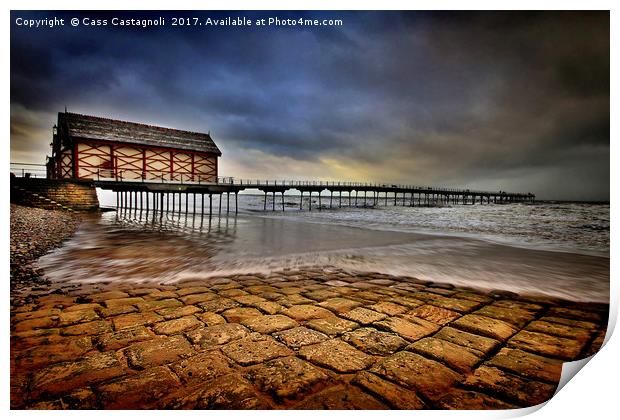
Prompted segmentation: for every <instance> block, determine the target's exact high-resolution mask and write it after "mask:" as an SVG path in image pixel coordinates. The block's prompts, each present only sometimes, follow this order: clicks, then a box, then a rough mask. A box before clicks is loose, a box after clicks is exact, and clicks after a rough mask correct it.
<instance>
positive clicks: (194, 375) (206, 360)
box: [170, 351, 234, 384]
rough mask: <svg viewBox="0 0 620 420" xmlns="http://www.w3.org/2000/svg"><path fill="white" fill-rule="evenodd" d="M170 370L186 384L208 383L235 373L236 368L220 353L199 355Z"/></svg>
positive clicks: (181, 362)
mask: <svg viewBox="0 0 620 420" xmlns="http://www.w3.org/2000/svg"><path fill="white" fill-rule="evenodd" d="M170 368H171V369H172V370H173V371H174V372H175V373H176V374H177V376H178V377H179V378H180V379H181V380H182V381H183V382H184V383H186V384H192V383H195V382H208V381H210V380H213V379H216V378H219V377H220V376H224V375H228V374H229V373H232V372H233V369H234V366H233V365H232V364H231V362H230V361H229V360H228V359H226V358H225V357H224V356H223V355H222V353H220V352H219V351H212V352H206V353H199V354H197V355H196V356H192V357H190V358H189V359H185V360H181V361H179V362H176V363H173V364H172V365H171V366H170Z"/></svg>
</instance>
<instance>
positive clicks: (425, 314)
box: [407, 305, 461, 325]
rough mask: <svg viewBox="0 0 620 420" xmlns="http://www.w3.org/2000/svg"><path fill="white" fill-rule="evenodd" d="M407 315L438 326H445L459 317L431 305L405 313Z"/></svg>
mask: <svg viewBox="0 0 620 420" xmlns="http://www.w3.org/2000/svg"><path fill="white" fill-rule="evenodd" d="M407 315H413V316H415V317H417V318H422V319H424V320H426V321H430V322H432V323H434V324H438V325H446V324H448V323H449V322H450V321H453V320H455V319H456V318H458V317H460V316H461V314H459V313H458V312H455V311H451V310H449V309H445V308H440V307H439V306H433V305H422V306H419V307H417V308H415V309H414V310H412V311H410V312H407Z"/></svg>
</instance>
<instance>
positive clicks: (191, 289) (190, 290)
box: [177, 286, 209, 297]
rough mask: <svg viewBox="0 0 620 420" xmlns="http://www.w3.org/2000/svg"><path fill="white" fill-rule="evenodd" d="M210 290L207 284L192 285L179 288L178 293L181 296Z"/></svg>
mask: <svg viewBox="0 0 620 420" xmlns="http://www.w3.org/2000/svg"><path fill="white" fill-rule="evenodd" d="M208 291H209V288H208V287H205V286H191V287H183V288H181V289H178V290H177V295H179V296H180V297H183V296H187V295H198V294H201V293H206V292H208Z"/></svg>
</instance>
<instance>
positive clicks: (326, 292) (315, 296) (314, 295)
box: [300, 288, 340, 302]
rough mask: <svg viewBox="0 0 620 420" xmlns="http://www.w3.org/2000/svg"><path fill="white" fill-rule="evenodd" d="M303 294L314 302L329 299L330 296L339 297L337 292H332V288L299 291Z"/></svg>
mask: <svg viewBox="0 0 620 420" xmlns="http://www.w3.org/2000/svg"><path fill="white" fill-rule="evenodd" d="M300 293H301V294H302V295H303V296H305V297H307V298H308V299H312V300H314V301H316V302H322V301H324V300H327V299H331V298H335V297H340V294H339V293H337V292H334V291H333V290H330V289H328V288H327V289H320V290H313V291H310V292H307V291H306V292H300Z"/></svg>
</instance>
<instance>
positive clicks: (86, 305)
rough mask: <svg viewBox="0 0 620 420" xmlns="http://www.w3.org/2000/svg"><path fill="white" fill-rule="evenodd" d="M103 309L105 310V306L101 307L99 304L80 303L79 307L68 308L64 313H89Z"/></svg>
mask: <svg viewBox="0 0 620 420" xmlns="http://www.w3.org/2000/svg"><path fill="white" fill-rule="evenodd" d="M101 308H103V306H101V305H99V304H98V303H80V304H77V305H72V306H67V307H66V308H64V309H63V310H62V311H63V312H75V311H87V310H89V309H92V310H93V311H96V310H97V309H101Z"/></svg>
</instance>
